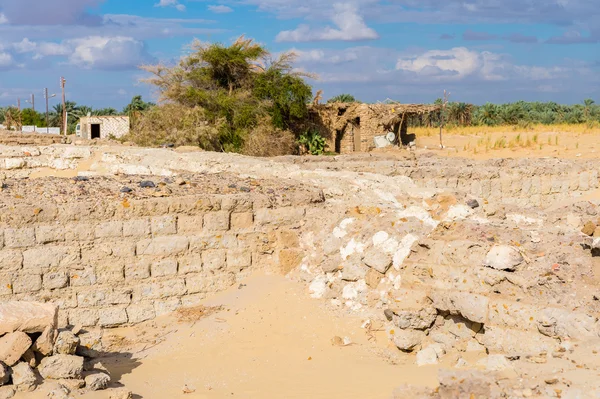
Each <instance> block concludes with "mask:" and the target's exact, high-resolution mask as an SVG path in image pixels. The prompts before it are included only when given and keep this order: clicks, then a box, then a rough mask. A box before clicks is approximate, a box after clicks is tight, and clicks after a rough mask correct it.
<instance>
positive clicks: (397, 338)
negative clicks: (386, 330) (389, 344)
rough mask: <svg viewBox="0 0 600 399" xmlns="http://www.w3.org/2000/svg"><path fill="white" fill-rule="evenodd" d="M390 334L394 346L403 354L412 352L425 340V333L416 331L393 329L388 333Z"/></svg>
mask: <svg viewBox="0 0 600 399" xmlns="http://www.w3.org/2000/svg"><path fill="white" fill-rule="evenodd" d="M392 333H393V334H392ZM390 334H392V341H394V345H396V347H397V348H398V349H400V350H401V351H404V352H412V351H413V350H415V349H416V348H418V347H419V346H420V345H421V342H422V341H423V340H424V339H425V332H423V331H417V330H401V329H395V330H392V331H390Z"/></svg>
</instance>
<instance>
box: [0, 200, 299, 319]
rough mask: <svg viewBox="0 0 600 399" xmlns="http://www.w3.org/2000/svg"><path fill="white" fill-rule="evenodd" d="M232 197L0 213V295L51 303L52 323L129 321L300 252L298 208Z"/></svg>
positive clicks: (283, 266)
mask: <svg viewBox="0 0 600 399" xmlns="http://www.w3.org/2000/svg"><path fill="white" fill-rule="evenodd" d="M269 206H270V205H269V202H268V200H267V199H266V198H262V197H260V196H259V197H256V198H249V197H248V196H245V197H244V196H239V195H223V196H210V197H203V198H199V197H179V198H156V199H146V200H135V201H134V200H131V201H127V200H125V201H124V202H118V203H115V202H112V203H103V202H97V201H94V202H93V203H92V202H90V203H83V202H79V203H71V204H68V205H49V206H39V207H32V206H21V207H14V208H11V209H6V208H4V209H1V210H0V301H3V300H9V299H11V300H36V301H51V302H53V303H55V304H57V305H59V306H60V311H59V312H60V324H61V325H62V326H64V325H68V324H71V325H77V324H81V325H83V326H92V325H100V326H118V325H122V324H127V323H138V322H141V321H144V320H148V319H152V318H154V317H156V316H158V315H161V314H164V313H167V312H171V311H173V310H175V309H177V308H179V307H182V306H183V307H185V306H193V305H195V304H198V303H199V302H200V301H201V300H202V299H203V298H204V297H205V296H207V295H208V294H211V293H215V292H218V291H221V290H224V289H226V288H229V287H230V286H232V285H234V284H235V283H236V281H237V280H238V279H240V278H243V277H244V276H246V275H247V274H248V273H251V272H252V270H254V269H258V268H272V269H279V270H282V271H288V270H290V269H292V268H293V267H296V266H297V265H298V264H299V262H300V260H301V258H302V255H301V252H300V250H299V249H298V247H299V243H298V240H297V234H296V230H295V229H296V228H298V227H299V226H300V223H301V221H302V219H303V217H304V214H305V208H304V206H303V205H302V204H294V205H292V206H290V207H285V208H270V207H269Z"/></svg>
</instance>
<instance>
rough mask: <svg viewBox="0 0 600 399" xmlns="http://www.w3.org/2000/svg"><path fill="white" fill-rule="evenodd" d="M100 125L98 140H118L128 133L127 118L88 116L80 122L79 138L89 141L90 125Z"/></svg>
mask: <svg viewBox="0 0 600 399" xmlns="http://www.w3.org/2000/svg"><path fill="white" fill-rule="evenodd" d="M93 124H98V125H100V138H101V139H108V138H110V137H114V138H120V137H123V136H124V135H126V134H127V133H129V117H128V116H90V117H84V118H81V120H80V125H81V137H82V138H84V139H91V131H92V130H91V129H92V128H91V125H93Z"/></svg>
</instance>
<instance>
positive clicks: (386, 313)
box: [383, 309, 394, 321]
mask: <svg viewBox="0 0 600 399" xmlns="http://www.w3.org/2000/svg"><path fill="white" fill-rule="evenodd" d="M383 315H384V316H385V318H386V319H388V321H392V320H393V319H394V312H393V311H392V310H391V309H386V310H384V311H383Z"/></svg>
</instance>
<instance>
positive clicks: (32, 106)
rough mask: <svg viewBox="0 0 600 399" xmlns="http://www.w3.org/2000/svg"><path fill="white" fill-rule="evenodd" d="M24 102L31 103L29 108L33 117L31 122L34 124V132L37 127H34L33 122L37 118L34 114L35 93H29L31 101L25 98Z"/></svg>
mask: <svg viewBox="0 0 600 399" xmlns="http://www.w3.org/2000/svg"><path fill="white" fill-rule="evenodd" d="M25 102H27V103H29V104H31V110H32V111H33V115H32V117H33V122H34V125H33V131H34V132H35V131H36V129H37V127H36V124H35V121H36V119H37V118H36V117H35V116H36V114H35V94H33V93H31V101H29V100H25Z"/></svg>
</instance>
